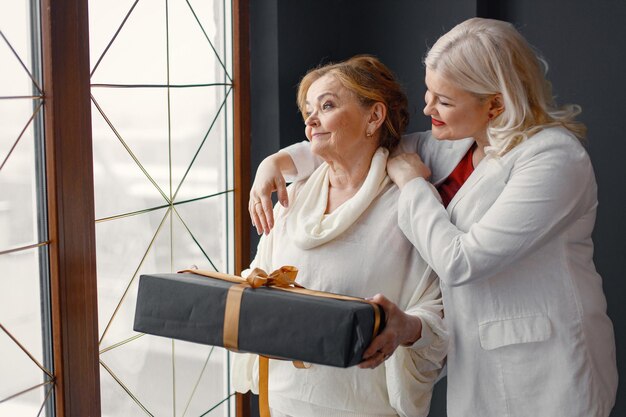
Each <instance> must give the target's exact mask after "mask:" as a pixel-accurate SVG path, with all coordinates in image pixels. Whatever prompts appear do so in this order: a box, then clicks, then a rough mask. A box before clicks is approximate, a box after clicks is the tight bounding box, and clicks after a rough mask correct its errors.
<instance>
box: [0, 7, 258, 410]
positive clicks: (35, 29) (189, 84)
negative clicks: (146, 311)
mask: <svg viewBox="0 0 626 417" xmlns="http://www.w3.org/2000/svg"><path fill="white" fill-rule="evenodd" d="M156 3H159V4H156ZM39 4H41V6H40V8H41V10H44V11H45V13H42V14H41V15H39V13H38V10H40V9H39V7H38V6H39ZM87 6H88V0H68V1H66V2H57V1H53V0H41V1H40V2H38V1H37V0H21V1H14V2H11V3H10V6H8V5H2V6H0V9H1V10H0V30H1V31H2V32H1V33H2V36H1V38H0V60H1V62H2V71H1V72H0V117H1V123H0V230H1V233H0V272H1V274H0V276H1V277H2V278H0V285H1V286H2V287H1V288H0V291H1V294H2V295H0V297H1V298H0V324H1V325H2V327H0V373H1V374H2V380H1V383H0V414H2V415H4V414H7V415H24V414H26V415H46V416H53V415H56V416H59V417H64V416H84V415H94V416H95V415H99V414H100V413H101V412H102V415H124V416H127V415H144V414H145V415H150V414H153V415H176V416H182V415H188V416H195V415H234V410H233V408H234V407H232V405H231V402H232V401H229V398H230V399H232V396H231V393H230V392H229V388H228V383H227V375H228V365H227V362H226V361H224V356H225V355H226V353H225V352H223V351H221V353H217V352H218V351H219V349H217V348H216V349H211V348H210V347H207V346H199V345H193V346H190V345H189V344H185V343H179V342H176V341H171V340H166V339H161V340H158V339H157V338H152V337H150V336H143V335H140V334H136V333H133V332H132V328H131V329H129V327H128V326H129V325H130V326H132V323H129V321H128V320H129V317H130V315H131V313H132V311H134V305H133V291H134V287H133V285H134V284H135V283H136V277H138V275H139V274H140V273H142V272H143V271H152V270H154V269H157V268H158V269H161V268H164V269H165V270H172V271H173V270H176V269H178V268H179V265H182V267H186V266H189V264H190V263H194V264H196V265H198V266H201V267H207V268H209V267H211V268H213V267H214V268H215V269H219V270H223V271H228V272H238V271H240V270H241V269H242V267H243V266H245V265H247V263H248V259H247V253H248V247H247V245H248V230H249V220H248V219H247V218H246V202H247V190H248V184H249V172H248V170H249V168H248V167H249V161H248V158H249V154H248V152H249V151H248V148H249V146H248V145H247V144H246V141H247V140H248V134H249V127H248V125H249V123H248V120H249V119H248V117H249V116H248V114H247V113H248V107H247V106H248V99H247V94H248V91H247V90H248V87H247V86H248V70H247V3H246V2H242V4H240V2H239V1H237V0H235V1H233V2H232V3H231V2H227V1H215V2H212V3H211V2H209V3H208V4H207V2H201V1H196V0H180V1H179V0H160V1H158V2H157V1H154V2H153V1H150V2H147V1H141V2H140V1H130V0H129V1H119V2H104V1H100V0H98V1H96V0H92V1H89V6H90V7H91V8H92V10H91V12H92V16H93V13H99V17H100V18H101V19H100V18H99V19H97V20H93V21H92V23H91V25H92V29H93V31H92V36H93V38H92V43H93V48H92V49H91V50H90V49H89V48H88V46H89V36H88V35H89V33H88V27H89V25H88V23H89V14H88V7H87ZM231 14H232V16H231ZM231 18H232V19H231ZM231 22H232V27H231ZM99 25H100V27H99ZM194 31H195V32H194ZM40 32H41V42H39V38H40V36H39V33H40ZM192 33H193V36H194V37H192ZM231 34H232V35H231ZM140 40H143V43H142V42H139V41H140ZM207 46H208V49H206V48H207ZM198 48H200V49H198ZM157 50H158V51H160V53H161V55H158V54H156V51H157ZM201 50H203V51H204V52H200V51H201ZM231 51H232V53H231ZM90 52H91V53H92V58H91V65H88V63H89V54H90ZM163 52H165V55H164V56H165V58H163V54H162V53H163ZM120 57H122V58H123V59H122V60H120V59H119V58H120ZM149 58H154V60H150V59H149ZM40 62H41V64H40ZM160 64H162V65H163V66H159V65H160ZM207 73H209V74H210V75H208V76H207ZM163 75H165V78H162V76H163ZM138 76H142V77H144V78H137V77H138ZM204 76H206V78H202V77H204ZM211 77H213V78H212V79H211ZM233 80H234V81H233ZM92 125H93V138H94V140H93V146H92V140H91V138H92ZM216 166H217V167H218V169H212V168H213V167H216ZM94 184H95V185H94ZM94 189H95V202H94ZM235 237H236V239H235ZM240 237H241V238H240ZM96 252H98V262H97V264H96ZM153 268H154V269H153ZM96 270H97V272H98V274H100V275H102V277H103V279H102V282H99V283H97V281H96ZM97 292H99V293H101V295H102V298H101V299H100V300H98V299H97V298H96V293H97ZM131 306H132V307H133V308H131ZM99 321H100V328H99V326H98V322H99ZM146 364H147V365H148V366H146ZM216 374H217V375H216ZM6 375H10V377H9V378H6V377H5V376H6ZM133 378H134V379H133ZM101 381H102V383H101ZM139 382H141V383H139ZM159 384H161V385H159ZM143 385H145V386H147V387H149V388H148V389H147V390H144V388H143V387H142V386H143ZM207 393H210V395H214V394H215V399H212V398H211V399H209V400H207V397H208V396H209V395H208V394H207ZM200 396H202V397H204V398H203V399H202V401H198V402H196V400H197V399H198V398H199V397H200ZM101 398H102V401H101ZM211 401H213V402H212V403H211ZM101 405H102V407H101ZM207 405H208V406H207ZM237 409H238V410H243V411H244V415H245V412H246V407H245V402H244V401H243V400H242V397H241V396H238V397H237ZM240 415H241V414H240Z"/></svg>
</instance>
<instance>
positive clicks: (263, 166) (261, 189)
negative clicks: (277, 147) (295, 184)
mask: <svg viewBox="0 0 626 417" xmlns="http://www.w3.org/2000/svg"><path fill="white" fill-rule="evenodd" d="M295 170H296V169H295V166H294V165H293V161H292V160H291V157H290V156H289V154H285V153H283V152H278V153H275V154H273V155H270V156H268V157H267V158H265V159H264V160H263V161H262V162H261V163H260V164H259V168H258V169H257V171H256V176H255V177H254V183H253V184H252V188H251V189H250V200H249V202H248V211H249V212H250V219H251V220H252V224H253V225H254V227H255V228H256V231H257V233H258V234H261V233H265V234H268V233H269V232H270V230H272V227H274V210H273V204H272V193H273V192H274V191H276V193H277V195H278V201H280V204H282V205H283V207H287V206H288V205H289V197H288V196H287V185H286V184H285V177H284V176H283V172H287V173H289V172H290V171H293V172H295Z"/></svg>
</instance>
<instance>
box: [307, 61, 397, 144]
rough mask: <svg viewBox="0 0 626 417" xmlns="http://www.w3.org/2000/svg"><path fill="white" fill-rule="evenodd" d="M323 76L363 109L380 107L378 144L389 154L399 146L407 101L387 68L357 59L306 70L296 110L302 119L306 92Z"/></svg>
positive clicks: (377, 62)
mask: <svg viewBox="0 0 626 417" xmlns="http://www.w3.org/2000/svg"><path fill="white" fill-rule="evenodd" d="M324 75H332V76H334V77H335V78H336V79H337V80H338V81H339V83H341V85H342V86H343V87H345V88H346V89H348V90H349V91H351V92H352V93H353V94H354V95H355V96H356V97H357V99H358V100H359V102H360V103H361V105H363V106H364V107H366V108H368V107H370V106H372V105H373V104H374V103H383V104H384V105H385V107H386V108H387V115H386V117H385V121H384V123H383V125H382V126H381V132H380V136H379V139H378V141H379V143H378V144H379V146H383V147H385V148H387V149H390V150H391V149H393V148H395V147H396V146H397V145H398V143H400V137H401V136H402V133H404V129H405V128H406V126H407V125H408V123H409V111H408V100H407V97H406V95H405V94H404V91H403V90H402V87H401V86H400V84H399V83H398V82H397V81H396V79H395V77H394V75H393V73H392V72H391V70H390V69H389V68H387V67H386V66H385V65H384V64H383V63H382V62H380V61H379V60H378V59H377V58H376V57H373V56H371V55H357V56H354V57H352V58H350V59H348V60H346V61H342V62H339V63H330V64H327V65H324V66H321V67H318V68H314V69H312V70H309V72H307V73H306V75H305V76H304V77H303V78H302V80H301V81H300V84H299V85H298V95H297V101H298V107H299V108H300V112H301V113H302V117H303V118H304V119H306V118H307V116H306V95H307V92H308V91H309V88H310V87H311V84H313V83H314V82H315V81H317V80H318V79H320V78H321V77H323V76H324Z"/></svg>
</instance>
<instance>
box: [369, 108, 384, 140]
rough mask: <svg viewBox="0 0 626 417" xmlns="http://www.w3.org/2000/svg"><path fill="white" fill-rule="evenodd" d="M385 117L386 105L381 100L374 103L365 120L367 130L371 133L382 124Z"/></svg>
mask: <svg viewBox="0 0 626 417" xmlns="http://www.w3.org/2000/svg"><path fill="white" fill-rule="evenodd" d="M386 117H387V106H385V105H384V104H383V103H381V102H376V103H374V104H373V105H372V107H371V109H370V115H369V121H368V122H367V132H368V133H372V134H373V133H374V132H375V131H376V130H378V128H379V127H380V126H382V124H383V123H384V122H385V118H386ZM368 136H371V135H368Z"/></svg>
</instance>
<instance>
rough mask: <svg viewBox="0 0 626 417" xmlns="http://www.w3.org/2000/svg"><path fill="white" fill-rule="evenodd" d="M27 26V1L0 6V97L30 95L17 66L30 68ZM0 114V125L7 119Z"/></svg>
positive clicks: (26, 78)
mask: <svg viewBox="0 0 626 417" xmlns="http://www.w3.org/2000/svg"><path fill="white" fill-rule="evenodd" d="M30 27H31V26H30V1H26V0H12V1H11V2H3V3H2V5H0V31H2V35H3V36H2V37H0V62H1V63H2V76H1V77H0V97H2V96H5V97H6V96H23V95H26V96H30V95H32V81H31V79H30V77H29V75H28V72H26V71H24V68H23V67H22V64H20V60H21V61H22V63H23V64H24V65H25V66H26V67H27V68H31V65H30V61H31V58H30V53H31V47H30V45H31V35H30ZM7 42H8V43H7ZM11 49H13V51H12V50H11ZM15 54H17V56H18V57H19V59H18V58H17V57H16V56H15ZM0 115H1V116H0V120H1V121H2V123H0V124H4V122H5V121H10V120H11V118H10V117H9V115H8V114H6V113H0ZM5 117H6V118H5Z"/></svg>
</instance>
